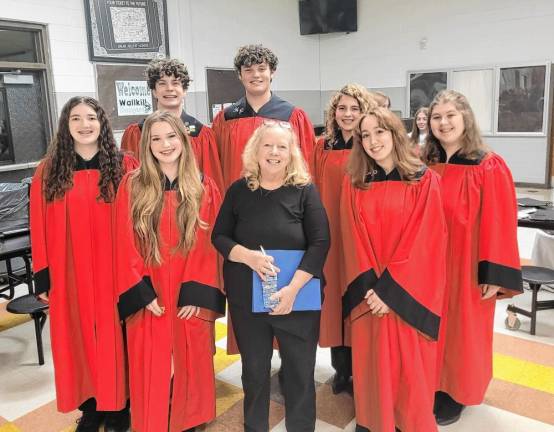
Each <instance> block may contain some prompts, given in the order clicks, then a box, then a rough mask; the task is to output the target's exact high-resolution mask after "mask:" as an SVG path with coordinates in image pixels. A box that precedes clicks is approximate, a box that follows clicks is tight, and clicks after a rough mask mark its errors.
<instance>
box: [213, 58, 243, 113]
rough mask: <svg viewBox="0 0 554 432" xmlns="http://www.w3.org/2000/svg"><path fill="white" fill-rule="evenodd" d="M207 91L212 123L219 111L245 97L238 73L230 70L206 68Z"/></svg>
mask: <svg viewBox="0 0 554 432" xmlns="http://www.w3.org/2000/svg"><path fill="white" fill-rule="evenodd" d="M206 89H207V98H208V118H209V121H210V123H211V122H213V119H214V118H215V116H216V115H217V113H218V112H219V111H221V110H222V109H224V108H225V107H227V106H228V105H230V104H232V103H233V102H236V101H237V100H239V99H240V98H241V97H243V96H244V87H243V86H242V83H241V82H240V81H239V79H238V75H237V72H236V71H235V70H234V69H229V68H206Z"/></svg>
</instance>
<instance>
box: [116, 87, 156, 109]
mask: <svg viewBox="0 0 554 432" xmlns="http://www.w3.org/2000/svg"><path fill="white" fill-rule="evenodd" d="M115 95H116V104H117V115H118V116H120V117H121V116H136V115H145V116H146V115H148V114H150V113H152V92H151V91H150V89H149V88H148V84H147V82H146V81H115Z"/></svg>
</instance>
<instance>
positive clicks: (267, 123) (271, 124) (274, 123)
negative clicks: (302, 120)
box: [262, 119, 292, 129]
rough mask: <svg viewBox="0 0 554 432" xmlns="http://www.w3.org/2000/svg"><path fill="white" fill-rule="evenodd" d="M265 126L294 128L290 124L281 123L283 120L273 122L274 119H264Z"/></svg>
mask: <svg viewBox="0 0 554 432" xmlns="http://www.w3.org/2000/svg"><path fill="white" fill-rule="evenodd" d="M262 124H263V125H265V126H280V127H282V128H284V129H292V126H291V125H290V123H289V122H286V121H281V120H273V119H264V120H263V122H262Z"/></svg>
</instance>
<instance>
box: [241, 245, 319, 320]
mask: <svg viewBox="0 0 554 432" xmlns="http://www.w3.org/2000/svg"><path fill="white" fill-rule="evenodd" d="M304 252H305V251H303V250H266V253H267V254H268V255H270V256H272V257H273V258H275V265H276V266H277V267H279V269H280V270H281V271H280V272H279V273H277V289H278V290H280V289H281V288H283V287H284V286H287V285H288V284H289V283H290V281H291V280H292V277H293V276H294V273H295V272H296V270H298V266H299V265H300V261H302V257H303V256H304ZM292 310H293V311H309V310H321V282H320V280H319V279H318V278H315V277H314V278H312V279H310V281H309V282H308V283H307V284H306V285H304V286H303V287H302V288H301V289H300V291H298V294H297V295H296V299H295V300H294V305H293V306H292ZM252 312H266V313H267V312H271V309H267V308H265V307H264V300H263V295H262V280H261V279H260V277H259V276H258V273H256V272H255V271H252Z"/></svg>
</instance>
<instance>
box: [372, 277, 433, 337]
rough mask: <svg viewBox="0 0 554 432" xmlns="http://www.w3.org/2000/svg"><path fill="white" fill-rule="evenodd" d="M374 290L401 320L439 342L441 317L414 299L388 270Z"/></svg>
mask: <svg viewBox="0 0 554 432" xmlns="http://www.w3.org/2000/svg"><path fill="white" fill-rule="evenodd" d="M373 290H374V291H375V293H376V294H377V295H378V296H379V298H380V299H381V300H383V302H384V303H385V304H386V305H387V306H388V307H389V308H391V309H392V310H393V311H394V312H396V314H397V315H398V316H399V317H400V318H402V319H403V320H404V321H406V322H407V323H408V324H409V325H411V326H412V327H414V328H415V329H417V330H419V331H420V332H421V333H424V334H426V335H427V336H429V337H430V338H432V339H434V340H437V338H438V336H439V325H440V317H439V316H438V315H436V314H434V313H433V312H431V311H430V310H429V309H427V308H426V307H425V306H423V305H422V304H421V303H419V302H418V301H417V300H416V299H414V298H413V297H412V296H411V295H410V293H409V292H408V291H406V290H405V289H404V288H402V286H401V285H399V284H398V283H397V282H396V281H395V280H394V279H393V278H392V276H391V274H390V273H389V271H388V270H385V271H384V272H383V274H382V275H381V277H380V278H379V280H378V281H377V283H376V284H375V287H374V288H373Z"/></svg>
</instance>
